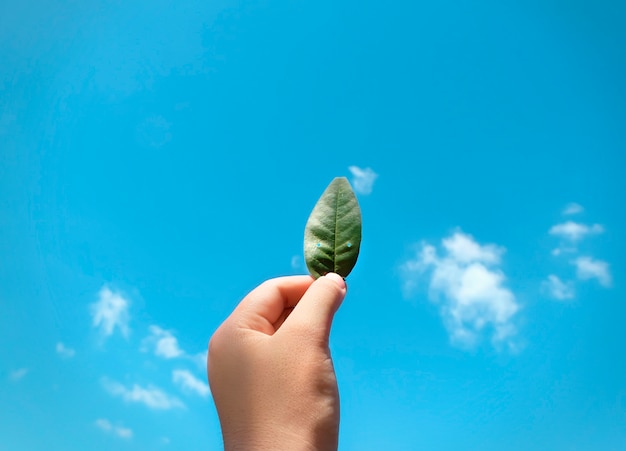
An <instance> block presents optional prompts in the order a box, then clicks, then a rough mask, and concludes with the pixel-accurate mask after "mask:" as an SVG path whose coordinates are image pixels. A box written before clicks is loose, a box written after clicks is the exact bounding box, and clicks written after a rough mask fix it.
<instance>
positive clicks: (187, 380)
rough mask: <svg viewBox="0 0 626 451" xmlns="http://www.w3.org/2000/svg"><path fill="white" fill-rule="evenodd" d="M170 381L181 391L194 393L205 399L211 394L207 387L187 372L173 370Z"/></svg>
mask: <svg viewBox="0 0 626 451" xmlns="http://www.w3.org/2000/svg"><path fill="white" fill-rule="evenodd" d="M172 380H173V381H174V383H175V384H177V385H178V386H180V387H181V388H182V389H184V390H187V391H191V392H194V393H195V394H197V395H199V396H202V397H203V398H206V397H207V396H209V395H210V394H211V389H210V388H209V385H208V384H207V383H206V382H204V381H201V380H200V379H198V378H197V377H195V376H194V375H193V374H191V373H190V372H189V371H187V370H174V371H173V372H172Z"/></svg>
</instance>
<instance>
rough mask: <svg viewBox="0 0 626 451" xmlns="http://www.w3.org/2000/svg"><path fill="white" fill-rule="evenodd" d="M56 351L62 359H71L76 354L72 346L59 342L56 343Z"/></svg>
mask: <svg viewBox="0 0 626 451" xmlns="http://www.w3.org/2000/svg"><path fill="white" fill-rule="evenodd" d="M56 351H57V354H59V355H60V356H61V357H63V358H64V359H71V358H72V357H74V355H75V354H76V351H74V350H73V349H72V348H68V347H67V346H65V345H64V344H63V343H61V342H58V343H57V345H56Z"/></svg>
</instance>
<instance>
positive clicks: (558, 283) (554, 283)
mask: <svg viewBox="0 0 626 451" xmlns="http://www.w3.org/2000/svg"><path fill="white" fill-rule="evenodd" d="M543 288H544V289H545V290H546V291H547V292H548V294H549V295H550V296H551V297H553V298H555V299H558V300H561V301H563V300H566V299H573V298H574V295H575V290H574V284H573V283H572V282H563V281H562V280H561V279H559V278H558V277H557V276H555V275H554V274H550V275H549V276H548V280H546V281H544V282H543Z"/></svg>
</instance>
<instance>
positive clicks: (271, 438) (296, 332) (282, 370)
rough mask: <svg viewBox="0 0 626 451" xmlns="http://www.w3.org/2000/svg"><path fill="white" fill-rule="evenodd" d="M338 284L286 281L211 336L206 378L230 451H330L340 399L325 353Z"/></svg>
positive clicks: (252, 297) (333, 280)
mask: <svg viewBox="0 0 626 451" xmlns="http://www.w3.org/2000/svg"><path fill="white" fill-rule="evenodd" d="M345 295H346V284H345V282H344V280H343V279H342V277H341V276H339V275H337V274H334V273H331V274H327V275H326V276H324V277H320V278H319V279H317V280H315V281H314V280H313V278H311V277H310V276H289V277H280V278H276V279H271V280H268V281H267V282H264V283H263V284H261V285H259V286H258V287H257V288H255V289H254V290H253V291H252V292H250V293H249V294H248V295H247V296H246V297H245V298H244V299H243V301H241V303H240V304H239V305H238V306H237V308H235V310H234V311H233V313H232V314H231V315H230V316H229V317H228V318H227V319H226V320H225V321H224V323H223V324H222V325H221V326H220V327H219V328H218V329H217V331H216V332H215V333H214V334H213V337H212V338H211V341H210V343H209V357H208V373H209V383H210V385H211V391H212V394H213V399H214V401H215V405H216V407H217V412H218V415H219V418H220V423H221V426H222V435H223V438H224V448H225V450H226V451H233V450H247V451H248V450H289V451H297V450H336V449H337V445H338V435H339V392H338V389H337V379H336V378H335V371H334V369H333V363H332V360H331V356H330V350H329V348H328V338H329V335H330V327H331V323H332V319H333V316H334V314H335V312H336V311H337V309H338V308H339V306H340V304H341V302H342V301H343V298H344V297H345Z"/></svg>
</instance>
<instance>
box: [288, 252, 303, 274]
mask: <svg viewBox="0 0 626 451" xmlns="http://www.w3.org/2000/svg"><path fill="white" fill-rule="evenodd" d="M303 267H304V263H303V261H302V257H301V256H300V255H294V256H293V257H291V269H292V270H294V271H299V270H300V269H302V268H303Z"/></svg>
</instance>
